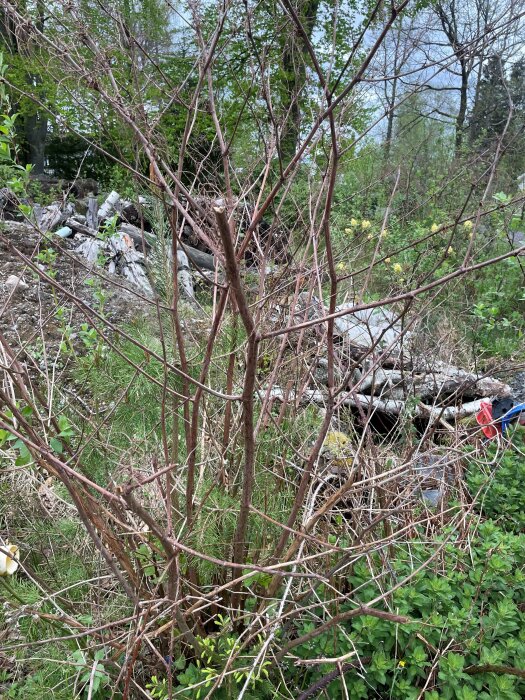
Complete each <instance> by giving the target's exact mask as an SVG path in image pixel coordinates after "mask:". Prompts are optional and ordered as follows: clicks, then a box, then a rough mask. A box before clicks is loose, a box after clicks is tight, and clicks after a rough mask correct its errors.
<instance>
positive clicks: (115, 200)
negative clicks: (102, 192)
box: [98, 190, 120, 223]
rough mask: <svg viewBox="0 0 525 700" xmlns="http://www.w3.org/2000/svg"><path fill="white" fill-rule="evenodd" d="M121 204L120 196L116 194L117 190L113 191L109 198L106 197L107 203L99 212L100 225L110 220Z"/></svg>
mask: <svg viewBox="0 0 525 700" xmlns="http://www.w3.org/2000/svg"><path fill="white" fill-rule="evenodd" d="M119 203H120V195H119V193H118V192H115V190H113V191H112V192H110V193H109V194H108V196H107V197H106V201H105V202H104V204H103V205H102V206H101V207H100V209H99V210H98V221H99V223H102V222H103V221H105V220H106V219H109V217H110V216H111V215H112V214H113V213H114V212H115V210H116V208H117V206H118V205H119Z"/></svg>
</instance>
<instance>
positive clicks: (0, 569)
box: [0, 542, 20, 576]
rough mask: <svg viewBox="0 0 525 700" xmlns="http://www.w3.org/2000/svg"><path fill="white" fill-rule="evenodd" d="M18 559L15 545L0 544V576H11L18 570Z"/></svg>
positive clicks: (18, 554)
mask: <svg viewBox="0 0 525 700" xmlns="http://www.w3.org/2000/svg"><path fill="white" fill-rule="evenodd" d="M19 558H20V552H19V550H18V547H17V546H16V544H9V542H6V543H5V544H2V543H0V576H12V575H13V574H14V573H15V571H16V570H17V569H18V560H19Z"/></svg>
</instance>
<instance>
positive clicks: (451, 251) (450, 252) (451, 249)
mask: <svg viewBox="0 0 525 700" xmlns="http://www.w3.org/2000/svg"><path fill="white" fill-rule="evenodd" d="M447 253H448V255H454V253H455V251H454V248H453V247H452V246H451V245H449V247H448V250H447Z"/></svg>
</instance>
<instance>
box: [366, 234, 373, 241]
mask: <svg viewBox="0 0 525 700" xmlns="http://www.w3.org/2000/svg"><path fill="white" fill-rule="evenodd" d="M372 238H373V236H372V234H371V233H369V234H368V236H367V239H368V240H369V241H371V240H372Z"/></svg>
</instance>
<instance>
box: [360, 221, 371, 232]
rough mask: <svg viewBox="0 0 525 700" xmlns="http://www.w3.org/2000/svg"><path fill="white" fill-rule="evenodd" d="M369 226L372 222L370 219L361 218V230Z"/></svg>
mask: <svg viewBox="0 0 525 700" xmlns="http://www.w3.org/2000/svg"><path fill="white" fill-rule="evenodd" d="M370 226H372V224H371V223H370V221H368V219H363V221H361V228H362V229H363V230H365V231H366V229H367V228H370Z"/></svg>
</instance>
